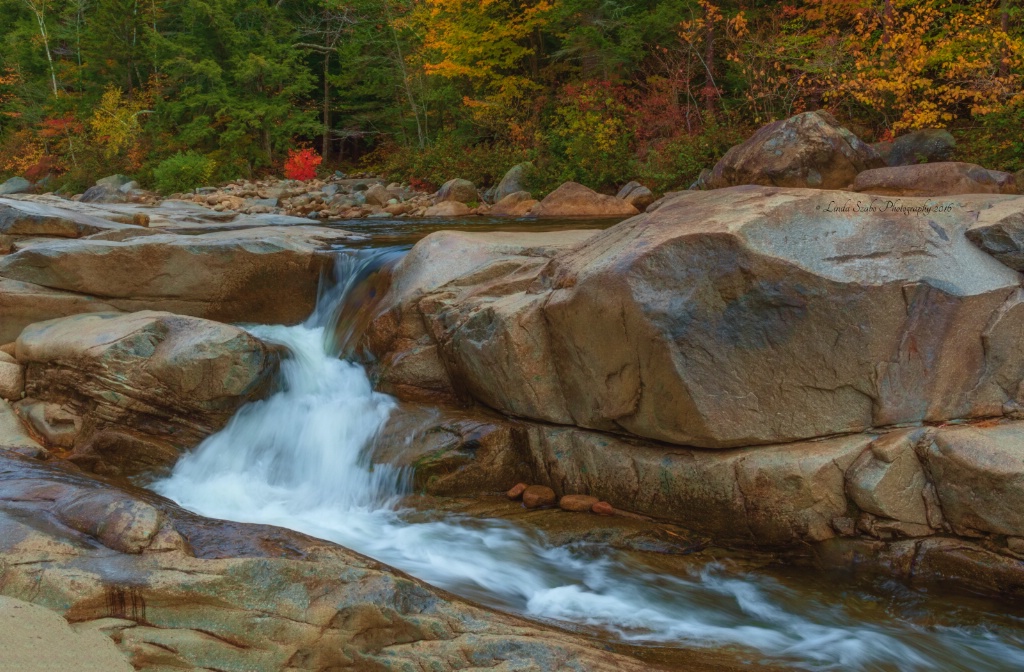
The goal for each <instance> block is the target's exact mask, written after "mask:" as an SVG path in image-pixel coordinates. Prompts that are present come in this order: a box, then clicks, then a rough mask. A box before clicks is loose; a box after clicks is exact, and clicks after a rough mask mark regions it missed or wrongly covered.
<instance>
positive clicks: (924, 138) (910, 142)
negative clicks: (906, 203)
mask: <svg viewBox="0 0 1024 672" xmlns="http://www.w3.org/2000/svg"><path fill="white" fill-rule="evenodd" d="M878 145H884V146H883V147H882V148H880V151H879V155H880V156H881V157H882V159H884V160H885V163H886V165H888V166H910V165H914V164H917V163H936V162H940V161H950V160H952V158H953V152H954V151H955V150H956V140H955V139H954V138H953V135H952V134H951V133H950V132H949V131H947V130H946V129H944V128H922V129H920V130H917V131H911V132H910V133H904V134H903V135H901V136H899V137H898V138H896V139H895V140H894V141H892V142H889V143H878V144H877V145H875V147H876V149H879V148H878Z"/></svg>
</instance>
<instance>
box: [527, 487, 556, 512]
mask: <svg viewBox="0 0 1024 672" xmlns="http://www.w3.org/2000/svg"><path fill="white" fill-rule="evenodd" d="M557 501H558V497H557V496H556V495H555V491H554V490H552V489H551V488H549V487H547V486H546V485H531V486H529V487H527V488H526V490H523V505H524V506H525V507H526V508H528V509H538V508H540V507H542V506H553V505H554V504H555V502H557Z"/></svg>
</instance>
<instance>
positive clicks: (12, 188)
mask: <svg viewBox="0 0 1024 672" xmlns="http://www.w3.org/2000/svg"><path fill="white" fill-rule="evenodd" d="M31 188H32V183H31V182H29V181H28V180H26V179H25V178H24V177H12V178H10V179H8V180H7V181H6V182H4V183H3V184H0V196H6V195H8V194H22V193H24V192H26V191H28V190H29V189H31Z"/></svg>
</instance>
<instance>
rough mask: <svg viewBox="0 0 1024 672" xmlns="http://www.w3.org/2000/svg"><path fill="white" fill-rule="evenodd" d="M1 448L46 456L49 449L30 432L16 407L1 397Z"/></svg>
mask: <svg viewBox="0 0 1024 672" xmlns="http://www.w3.org/2000/svg"><path fill="white" fill-rule="evenodd" d="M0 450H9V451H12V452H15V453H19V454H21V455H24V456H26V457H35V458H43V457H46V456H47V454H48V452H47V450H46V449H45V448H44V447H43V446H42V445H41V444H40V443H39V442H38V441H36V440H35V439H33V438H32V436H31V435H30V434H29V433H28V431H27V429H26V427H25V425H24V424H23V423H22V421H21V418H20V417H19V416H18V414H17V412H16V411H15V410H14V408H13V407H12V406H11V405H10V404H9V403H7V402H6V401H4V400H3V399H0Z"/></svg>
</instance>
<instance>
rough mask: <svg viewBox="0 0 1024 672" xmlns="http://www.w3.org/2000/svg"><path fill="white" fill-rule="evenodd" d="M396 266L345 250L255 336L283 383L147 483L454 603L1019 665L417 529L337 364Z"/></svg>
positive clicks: (788, 652)
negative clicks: (302, 307)
mask: <svg viewBox="0 0 1024 672" xmlns="http://www.w3.org/2000/svg"><path fill="white" fill-rule="evenodd" d="M394 259H395V254H394V252H391V251H383V252H382V251H379V250H378V251H367V252H365V253H362V254H346V255H343V256H342V257H341V259H340V260H339V264H338V268H339V276H340V277H339V278H338V282H337V284H336V285H335V289H334V290H332V291H325V292H324V293H323V294H322V296H321V300H320V302H319V304H320V305H319V307H318V309H317V311H316V313H315V314H314V315H313V316H312V317H311V318H310V319H309V320H308V321H307V322H306V323H305V324H302V325H298V326H294V327H281V326H259V327H253V328H251V331H252V333H253V334H255V335H256V336H258V337H260V338H262V339H264V340H265V341H268V342H272V343H278V344H281V345H283V346H285V347H287V349H288V350H289V351H290V352H291V356H290V357H289V358H287V359H285V360H284V361H283V362H282V365H281V382H280V389H279V390H278V391H277V392H276V393H275V394H273V395H272V396H270V397H269V398H267V399H265V400H262V401H257V402H253V403H250V404H248V405H247V406H245V407H244V408H242V409H241V410H240V411H239V412H238V414H237V415H236V416H235V417H234V418H233V419H232V420H231V421H230V422H229V423H228V425H227V426H226V427H225V428H224V429H223V430H222V431H220V432H218V433H217V434H214V435H212V436H210V437H208V438H207V439H206V440H205V441H204V442H203V443H202V444H201V445H200V446H198V447H197V448H196V449H195V450H194V451H193V452H191V453H190V454H188V455H186V456H184V457H183V458H182V459H181V460H180V461H179V462H178V464H177V465H176V466H175V468H174V470H173V472H172V473H171V475H170V476H168V477H167V478H165V479H163V480H161V481H159V482H157V483H155V484H154V485H153V486H152V487H153V489H154V490H155V491H157V492H159V493H160V494H162V495H164V496H166V497H169V498H171V499H173V500H175V501H176V502H178V503H179V504H181V505H182V506H184V507H186V508H188V509H190V510H192V511H195V512H197V513H199V514H202V515H206V516H210V517H215V518H223V519H228V520H234V521H239V522H249V523H265V524H271V525H278V526H281V527H287V528H291V529H294V530H297V531H300V532H303V533H306V534H310V535H313V536H316V537H320V538H323V539H328V540H331V541H334V542H336V543H338V544H341V545H343V546H346V547H348V548H351V549H353V550H355V551H358V552H360V553H363V554H365V555H368V556H371V557H373V558H376V559H378V560H380V561H381V562H384V563H386V564H388V565H391V566H394V567H397V568H399V569H401V570H403V571H405V572H408V573H409V574H412V575H413V576H416V577H418V578H420V579H422V580H424V581H427V582H428V583H431V584H434V585H437V586H440V587H442V588H444V589H446V590H449V591H451V592H454V593H457V594H460V595H463V596H465V597H468V598H471V599H475V600H478V601H480V602H483V603H486V604H489V605H492V606H496V607H499V608H503V609H506V610H509V611H513V612H517V613H521V614H524V615H526V616H529V617H533V618H537V619H541V620H552V621H562V622H571V623H576V624H581V625H584V626H589V627H592V628H595V629H598V630H600V631H603V632H606V633H608V634H609V635H612V636H616V637H619V638H621V639H623V640H627V641H632V642H638V643H658V644H661V645H669V646H677V645H681V646H701V647H721V646H735V647H739V650H740V651H746V652H748V654H747V657H748V659H749V660H750V661H751V662H757V661H761V660H768V661H772V662H776V663H783V664H789V665H791V666H793V667H796V668H798V669H813V670H907V671H910V670H926V669H933V670H954V669H963V670H972V671H974V672H981V671H983V670H992V671H995V670H1007V669H1024V641H1021V640H1020V639H1015V637H1016V636H1015V635H1014V634H1008V633H1005V632H998V631H996V630H994V629H992V628H987V627H982V626H970V627H956V628H953V627H949V628H945V627H930V628H925V627H921V626H917V625H915V624H913V623H911V622H908V621H904V620H901V619H900V618H898V617H895V616H892V617H886V618H883V619H881V620H880V621H877V622H865V621H863V620H861V619H858V618H857V616H856V615H855V614H853V613H851V612H850V610H848V609H847V608H846V607H845V606H843V605H837V604H834V603H830V602H829V600H828V599H826V598H823V597H821V596H820V595H816V594H815V593H813V592H811V591H797V590H794V589H793V588H791V587H788V586H786V585H783V584H782V583H780V582H778V581H776V580H773V579H770V578H768V577H765V576H763V575H758V574H753V573H744V572H739V571H737V570H731V569H729V568H728V567H727V566H725V565H722V564H716V563H709V564H706V565H704V566H703V567H702V568H701V569H699V570H694V572H693V573H691V574H690V575H685V576H673V575H669V574H663V573H658V572H655V571H652V570H651V569H649V568H647V567H646V566H644V565H642V564H640V563H639V562H637V561H635V560H633V559H631V558H630V557H629V556H626V555H624V554H620V553H618V552H616V551H614V550H612V549H609V548H607V547H604V546H600V545H578V546H574V547H572V548H567V547H559V546H554V545H552V544H550V543H549V542H548V541H547V540H546V539H545V538H544V536H543V535H542V534H540V533H536V532H531V531H528V530H526V529H523V528H520V527H517V526H515V525H512V524H509V523H504V522H501V521H490V520H485V521H481V520H476V519H470V518H466V517H459V516H453V515H445V516H440V515H439V516H435V517H434V519H429V518H428V519H427V520H423V519H424V516H422V515H417V516H415V520H413V517H412V516H410V515H409V512H407V511H403V510H402V509H401V507H400V498H401V496H402V495H403V494H406V493H407V489H408V478H407V476H408V474H407V473H405V472H404V471H403V470H402V469H399V468H396V467H394V466H391V465H388V464H372V463H371V462H370V458H369V449H370V446H371V444H372V440H373V438H374V436H375V435H376V434H377V432H378V431H379V429H380V428H381V427H382V425H383V424H384V422H385V421H386V420H387V418H388V416H389V414H391V413H394V412H396V409H397V405H396V404H395V402H394V400H393V399H392V398H390V397H388V396H387V395H384V394H381V393H378V392H375V391H374V390H373V389H372V385H371V383H370V381H369V379H368V378H367V375H366V373H365V371H364V370H363V368H362V367H361V366H359V365H358V364H356V363H353V362H350V361H346V360H344V359H341V358H339V357H338V356H336V355H335V354H334V353H337V352H347V351H348V349H349V345H350V344H351V341H352V338H351V336H352V329H354V328H355V327H352V325H351V324H350V322H351V321H352V320H356V321H358V319H365V312H366V306H367V305H369V304H372V303H373V302H374V300H375V299H376V298H379V296H378V294H379V292H380V288H381V286H382V285H381V282H383V281H382V280H381V278H374V274H375V273H380V272H383V273H386V266H387V264H390V263H393V261H394ZM367 279H370V285H371V286H370V287H369V288H368V287H367V286H366V283H365V282H364V281H366V280H367ZM384 284H386V283H384ZM355 293H361V296H358V297H354V294H355ZM353 307H354V308H353ZM360 309H362V310H361V311H360ZM360 312H362V313H363V315H362V317H359V314H360ZM345 315H347V316H348V317H347V318H345V319H342V322H346V324H343V325H342V326H341V327H340V328H339V327H338V326H337V323H338V320H339V319H340V317H341V316H345ZM339 334H340V336H339Z"/></svg>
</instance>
